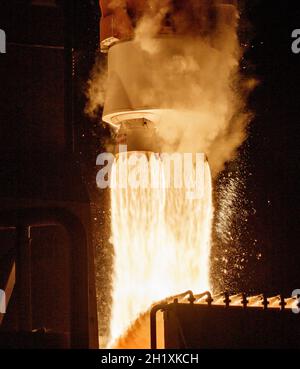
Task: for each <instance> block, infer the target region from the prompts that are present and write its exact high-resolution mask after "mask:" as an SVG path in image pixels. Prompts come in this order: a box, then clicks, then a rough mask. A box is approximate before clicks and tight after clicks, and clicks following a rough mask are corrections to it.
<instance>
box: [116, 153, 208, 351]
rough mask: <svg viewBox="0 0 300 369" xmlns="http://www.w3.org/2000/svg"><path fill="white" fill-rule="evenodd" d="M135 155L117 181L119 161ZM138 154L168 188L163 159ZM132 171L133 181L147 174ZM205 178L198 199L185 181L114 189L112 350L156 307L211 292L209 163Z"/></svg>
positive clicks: (135, 169)
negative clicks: (184, 296)
mask: <svg viewBox="0 0 300 369" xmlns="http://www.w3.org/2000/svg"><path fill="white" fill-rule="evenodd" d="M133 154H136V153H123V154H120V155H119V157H118V158H117V159H116V160H115V162H114V165H113V168H112V178H115V179H116V178H121V176H119V175H118V173H117V172H118V171H119V170H120V167H118V161H119V160H120V159H124V157H128V158H129V157H130V155H133ZM138 156H139V157H140V158H142V159H141V160H146V161H147V162H148V164H149V166H148V170H149V172H150V173H159V174H160V175H161V176H162V181H160V183H161V184H165V183H166V182H165V181H166V171H165V166H164V163H163V160H161V158H160V157H159V156H156V160H153V156H152V160H150V156H151V155H150V156H149V154H148V153H138ZM153 167H154V168H153ZM126 168H127V169H126V170H127V175H128V178H131V179H132V180H133V178H132V176H135V175H137V176H140V175H143V174H142V173H143V172H141V171H140V170H138V171H137V167H136V166H135V165H131V166H127V167H126ZM121 170H122V169H121ZM172 173H173V174H174V173H175V170H174V171H173V172H172ZM144 174H145V173H144ZM148 174H149V173H148ZM173 174H172V176H173ZM203 175H204V182H203V183H204V188H203V192H202V196H199V197H197V196H194V197H193V198H192V199H191V196H188V194H190V188H188V189H187V187H186V185H185V183H184V182H185V181H183V185H182V187H180V186H175V185H172V186H170V187H168V186H165V185H164V186H158V187H157V188H155V187H154V188H153V187H152V186H151V185H150V183H151V181H150V182H149V183H148V186H137V187H134V186H133V187H132V186H123V187H122V186H113V188H112V189H111V227H112V244H113V246H114V253H115V259H114V275H113V292H112V295H113V306H112V317H111V325H110V345H109V346H113V343H114V342H115V341H116V340H117V339H118V338H119V337H120V336H122V335H123V334H124V333H125V332H126V330H127V329H128V328H129V327H130V325H131V324H132V323H133V322H134V321H135V320H136V319H137V318H138V317H139V316H140V315H141V314H143V313H145V312H146V311H147V310H148V309H149V308H150V307H151V305H152V304H153V303H155V302H157V301H160V300H163V299H165V298H166V297H167V296H174V295H177V294H178V293H179V292H180V291H184V290H188V289H191V288H192V289H194V290H202V291H206V290H208V289H209V287H210V285H209V258H210V240H211V222H212V213H213V210H212V187H211V176H210V169H209V165H208V163H207V162H204V170H203ZM172 176H171V177H172ZM150 177H151V175H150ZM150 179H151V178H150ZM187 182H189V181H187Z"/></svg>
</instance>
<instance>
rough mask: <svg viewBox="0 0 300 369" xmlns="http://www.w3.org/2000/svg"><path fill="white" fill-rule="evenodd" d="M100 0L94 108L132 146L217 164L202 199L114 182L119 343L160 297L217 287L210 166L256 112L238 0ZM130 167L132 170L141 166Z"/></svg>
mask: <svg viewBox="0 0 300 369" xmlns="http://www.w3.org/2000/svg"><path fill="white" fill-rule="evenodd" d="M100 5H101V10H102V20H101V49H102V51H103V52H108V73H107V72H106V71H103V68H101V66H100V67H99V64H98V65H96V67H95V69H94V71H93V73H92V77H91V80H90V81H89V83H88V90H87V94H88V98H89V102H88V104H87V107H86V112H87V113H88V114H90V115H95V114H97V113H98V111H99V107H103V108H104V109H103V120H104V121H105V122H107V123H109V124H110V125H111V126H112V127H113V129H114V130H116V131H118V132H119V133H120V132H122V135H124V136H125V137H126V139H127V141H128V142H129V149H128V151H133V152H136V151H141V150H143V151H149V150H150V151H154V152H168V153H194V154H195V153H205V154H206V155H207V157H208V161H209V164H210V167H209V165H208V163H206V164H205V170H204V195H203V197H202V198H201V199H193V200H191V199H189V198H188V197H187V196H186V193H187V191H186V188H184V187H182V188H180V189H178V188H176V187H171V188H168V189H165V188H160V189H155V190H154V189H152V188H151V187H149V188H130V187H128V188H118V187H116V188H113V189H112V190H111V228H112V243H113V246H114V252H115V260H114V275H113V291H112V296H113V306H112V317H111V326H110V345H111V346H113V345H114V343H115V342H117V341H118V338H119V337H120V336H122V335H123V334H124V333H125V332H126V330H127V329H128V328H129V327H130V326H131V325H132V324H133V323H134V321H135V320H136V319H137V318H138V317H139V316H140V315H141V314H143V313H145V312H146V311H147V310H148V309H149V307H150V306H151V304H153V303H154V302H157V301H160V300H162V299H164V298H166V297H168V296H171V295H176V294H178V293H181V292H183V291H185V290H190V289H192V290H194V291H204V290H208V289H209V288H210V284H209V256H210V235H211V226H212V214H213V209H212V200H211V199H212V184H211V174H210V171H212V174H213V176H214V175H217V174H218V173H219V172H220V171H221V170H222V169H223V167H224V164H225V163H226V162H227V161H229V160H231V159H233V158H234V156H235V154H236V151H237V148H238V147H239V146H240V145H241V144H242V142H243V141H244V139H245V138H246V126H247V124H248V122H249V118H250V117H249V114H248V113H247V112H246V111H245V103H244V101H245V95H246V92H247V91H246V88H242V87H241V86H242V84H241V76H240V74H239V61H240V58H241V57H242V51H241V48H240V46H239V41H238V36H237V27H238V12H237V8H236V2H235V1H234V0H231V1H230V0H227V1H225V0H223V1H221V0H215V1H206V0H187V1H179V0H163V1H162V0H159V1H158V0H151V1H144V0H130V1H129V0H128V1H125V0H124V1H121V0H108V1H105V0H102V1H100ZM248 85H249V84H248ZM148 123H151V124H148ZM149 127H151V128H150V129H148V128H149ZM149 131H153V132H154V133H153V135H150V136H149V135H148V136H147V137H152V140H150V141H151V144H150V148H149V142H148V141H149V140H148V141H147V140H145V136H146V135H145V132H147V134H148V132H149ZM132 132H135V133H134V134H133V133H132ZM122 155H125V156H130V154H124V153H123V154H120V155H119V157H118V158H117V159H116V161H115V163H114V165H113V168H112V174H113V175H114V173H115V174H116V173H117V170H118V169H117V168H118V161H119V160H120V158H121V157H122ZM146 156H147V155H146ZM156 164H158V166H160V165H161V163H160V161H158V163H156ZM128 170H129V173H127V174H128V175H129V176H130V175H131V174H132V173H131V171H133V172H134V171H135V168H131V169H128ZM132 175H134V174H132ZM123 343H124V342H123Z"/></svg>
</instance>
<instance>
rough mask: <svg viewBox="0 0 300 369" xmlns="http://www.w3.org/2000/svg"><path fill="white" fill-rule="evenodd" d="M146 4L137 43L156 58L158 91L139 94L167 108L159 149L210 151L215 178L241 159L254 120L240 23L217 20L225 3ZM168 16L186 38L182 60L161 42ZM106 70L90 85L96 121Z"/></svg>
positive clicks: (158, 0) (157, 0)
mask: <svg viewBox="0 0 300 369" xmlns="http://www.w3.org/2000/svg"><path fill="white" fill-rule="evenodd" d="M146 3H147V5H146V6H145V9H144V15H143V17H142V18H141V19H140V21H139V22H138V24H137V26H136V28H135V38H134V39H135V42H137V43H138V44H139V46H140V48H141V49H142V50H143V52H146V53H149V54H151V57H152V58H153V60H154V61H155V62H154V63H153V64H154V65H156V68H155V70H152V71H151V73H152V78H153V82H152V87H151V88H150V90H149V89H147V90H143V89H141V90H140V91H139V94H140V95H141V96H142V100H143V102H144V103H145V105H147V104H148V103H150V102H151V99H152V98H153V96H156V99H157V100H158V101H159V102H160V106H159V108H161V109H165V110H164V113H163V114H162V116H161V120H160V122H159V124H158V125H157V129H158V135H159V137H160V139H161V150H162V151H163V152H164V151H174V152H204V153H206V154H207V156H208V160H209V163H210V166H211V169H212V172H213V174H217V173H218V172H219V171H221V170H222V169H223V166H224V164H225V162H227V161H229V160H232V159H233V158H234V156H235V155H236V152H237V148H238V147H239V146H240V145H241V144H242V143H243V141H244V140H245V138H246V127H247V125H248V123H249V120H250V118H251V116H250V114H249V112H247V110H246V105H245V100H246V96H247V93H248V92H249V89H250V87H249V86H252V87H253V85H254V84H253V83H249V81H248V83H247V84H245V83H244V86H243V85H242V83H241V81H242V77H241V75H240V71H239V62H240V59H241V57H242V49H241V47H240V45H239V40H238V36H237V27H238V21H237V19H236V22H232V21H231V22H228V16H230V15H228V13H226V12H225V15H223V16H221V17H215V16H213V15H212V9H213V7H214V6H216V5H218V4H219V3H220V1H217V0H216V1H206V0H203V1H199V0H193V1H192V0H186V1H184V2H183V1H171V0H163V1H162V0H151V1H147V2H146ZM227 3H228V2H227ZM232 3H234V1H232ZM110 5H111V7H113V6H120V5H122V6H124V2H123V1H116V0H114V1H112V2H111V3H110ZM228 9H229V7H228ZM167 14H172V16H171V20H170V27H173V28H174V29H176V31H177V32H179V33H181V34H184V35H185V38H184V42H183V43H181V45H180V54H174V53H171V52H170V50H168V49H167V48H165V49H163V48H161V47H159V43H158V42H157V39H156V36H157V35H158V33H160V32H161V30H162V29H164V27H165V19H166V16H167ZM226 14H227V15H226ZM103 70H104V69H103V68H101V67H99V63H97V65H96V67H95V69H94V71H93V73H92V76H91V80H90V81H89V84H88V91H87V94H88V98H89V102H88V105H87V108H86V112H87V113H88V114H90V115H93V114H95V113H96V112H97V110H98V109H99V107H101V106H103V104H104V99H105V86H106V84H105V80H106V74H105V72H103ZM145 73H147V71H145ZM245 85H247V88H245ZM242 86H243V87H242Z"/></svg>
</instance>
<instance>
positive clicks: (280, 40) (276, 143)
mask: <svg viewBox="0 0 300 369" xmlns="http://www.w3.org/2000/svg"><path fill="white" fill-rule="evenodd" d="M245 9H246V11H245V14H244V16H246V18H247V19H248V20H249V22H250V32H249V33H250V35H251V36H252V41H251V45H252V47H250V49H249V50H248V52H247V54H246V59H247V62H248V63H249V72H250V73H254V75H255V76H256V77H257V78H258V79H259V80H260V86H259V87H257V88H256V90H255V92H254V93H253V94H252V95H251V98H250V101H249V105H250V107H251V109H252V110H253V111H254V113H255V118H254V120H253V122H252V124H251V127H250V137H249V140H248V145H249V146H248V147H249V149H248V159H247V160H248V162H249V167H250V171H251V172H252V174H253V175H252V176H251V177H249V178H248V184H247V186H248V189H249V191H250V193H249V196H250V197H251V199H252V200H253V201H254V206H255V208H256V210H257V213H256V214H255V216H254V217H253V219H252V221H251V223H252V224H250V227H253V228H254V229H255V231H254V232H253V233H254V234H255V235H256V237H257V239H258V240H259V242H260V245H261V246H260V247H261V250H262V253H263V260H262V262H261V263H262V267H263V268H262V270H263V272H262V274H261V275H260V277H261V278H262V281H261V285H263V286H264V288H265V289H267V290H268V291H274V292H276V291H277V292H281V291H282V292H285V293H286V294H289V293H291V291H292V290H293V289H294V288H299V286H300V266H299V265H300V264H299V260H300V244H299V238H300V237H299V236H300V228H299V225H300V224H299V215H300V202H299V189H300V176H299V169H300V166H299V159H300V149H299V143H300V141H299V133H300V127H299V118H300V117H299V115H300V104H299V101H300V54H299V55H295V54H293V53H292V51H291V43H292V38H291V33H292V31H293V30H294V29H297V28H300V3H299V1H291V0H289V1H268V0H267V1H266V0H264V1H262V0H260V1H259V0H256V1H253V0H251V1H247V2H246V5H245ZM257 282H259V281H257Z"/></svg>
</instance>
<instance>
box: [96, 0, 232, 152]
mask: <svg viewBox="0 0 300 369" xmlns="http://www.w3.org/2000/svg"><path fill="white" fill-rule="evenodd" d="M236 5H237V4H236V1H235V0H227V1H220V0H219V1H218V0H215V1H206V0H185V1H182V0H160V1H158V0H152V1H149V0H148V1H147V0H127V1H125V0H100V7H101V13H102V17H101V21H100V48H101V51H102V52H103V53H107V58H108V83H107V91H106V99H105V104H104V110H103V117H102V119H103V121H104V122H106V123H108V124H110V125H111V126H113V127H115V129H116V131H117V132H118V135H117V141H118V140H119V141H120V142H121V143H123V144H124V143H126V144H127V145H128V151H140V150H141V151H157V150H159V142H158V141H159V140H158V138H157V137H156V133H155V132H156V127H157V125H158V124H159V122H160V119H161V117H162V115H163V114H165V113H166V112H167V111H168V110H172V106H166V105H165V104H162V101H161V99H160V96H159V94H156V93H153V88H152V87H153V85H154V84H155V78H156V76H155V70H156V68H157V65H158V64H159V63H160V62H161V60H160V59H159V57H158V55H157V52H156V50H163V51H164V54H165V55H167V58H165V59H164V62H167V61H168V58H173V57H174V56H176V57H177V58H180V57H181V56H183V54H184V53H185V50H184V47H183V46H184V45H185V43H186V42H187V40H188V39H189V38H194V37H203V38H207V37H209V34H214V33H215V32H221V29H222V27H223V25H226V26H227V27H235V26H236V23H237V18H238V14H237V8H236ZM146 17H148V19H158V23H157V25H156V27H157V29H155V30H154V31H155V34H154V35H153V34H151V32H153V29H152V30H151V29H149V38H147V28H145V29H144V30H143V37H139V34H138V31H137V29H138V27H139V25H140V24H141V21H142V20H143V19H145V18H146ZM145 26H146V27H147V23H146V24H145ZM149 40H152V41H153V42H152V44H150V46H149V43H148V41H149ZM152 48H153V50H152ZM193 52H197V50H194V51H193V50H192V51H191V57H193V55H192V54H193ZM203 57H205V55H203ZM174 78H176V76H174ZM141 91H143V93H141ZM147 91H149V93H147ZM200 103H201V102H200Z"/></svg>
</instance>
